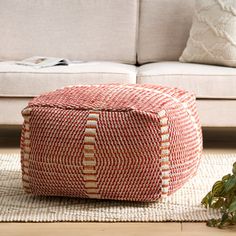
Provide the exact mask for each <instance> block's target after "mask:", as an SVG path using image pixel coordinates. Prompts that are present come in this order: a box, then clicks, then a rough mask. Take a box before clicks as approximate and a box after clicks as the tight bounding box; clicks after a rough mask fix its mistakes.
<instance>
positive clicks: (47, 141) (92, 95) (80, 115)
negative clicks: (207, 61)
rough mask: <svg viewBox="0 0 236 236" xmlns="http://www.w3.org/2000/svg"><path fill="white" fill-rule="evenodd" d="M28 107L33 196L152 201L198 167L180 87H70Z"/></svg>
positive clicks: (192, 119) (198, 141)
mask: <svg viewBox="0 0 236 236" xmlns="http://www.w3.org/2000/svg"><path fill="white" fill-rule="evenodd" d="M28 109H30V110H31V112H30V117H28V118H27V117H26V119H25V123H24V127H25V126H28V125H29V128H30V131H29V132H30V140H28V142H30V153H29V157H28V159H29V171H28V172H29V186H30V189H29V190H30V192H31V193H32V194H36V195H60V196H73V197H76V196H77V197H81V198H101V199H118V200H131V201H156V200H157V199H159V198H161V197H165V196H169V195H171V194H172V193H174V192H175V191H176V190H178V189H179V188H181V187H182V186H183V185H184V184H185V183H186V182H187V181H188V180H189V178H191V177H192V176H193V175H195V174H196V171H197V167H198V165H199V163H200V159H201V151H202V134H201V126H200V121H199V117H198V113H197V108H196V101H195V96H194V95H193V94H191V93H189V92H186V91H183V90H180V89H176V88H167V87H162V86H157V85H88V86H73V87H68V88H64V89H60V90H56V91H54V92H51V93H48V94H45V95H41V96H39V97H37V98H35V99H34V100H32V101H31V102H30V103H29V105H28V107H27V108H26V109H25V110H24V111H23V114H24V113H27V110H28ZM27 119H28V121H27ZM27 122H29V124H28V123H27ZM27 132H28V131H27V130H26V129H24V128H23V132H22V153H24V152H25V151H26V152H27V146H26V145H25V141H24V137H25V136H27V135H28V133H27ZM22 160H24V155H23V154H22ZM23 173H24V172H23Z"/></svg>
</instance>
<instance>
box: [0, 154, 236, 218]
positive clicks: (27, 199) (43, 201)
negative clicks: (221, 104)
mask: <svg viewBox="0 0 236 236" xmlns="http://www.w3.org/2000/svg"><path fill="white" fill-rule="evenodd" d="M234 161H236V154H230V155H226V154H225V155H213V154H211V155H203V158H202V162H201V164H200V168H199V171H198V174H197V175H196V176H195V177H194V178H193V179H191V180H190V181H189V182H188V183H187V184H185V185H184V187H183V188H182V189H180V190H178V191H177V192H176V193H174V194H173V195H172V196H170V197H168V198H166V199H164V200H162V201H161V202H156V203H140V202H139V203H138V202H122V201H107V200H106V201H105V200H89V199H76V198H65V197H63V198H62V197H34V196H30V195H27V194H25V193H24V191H23V189H22V183H21V171H20V156H19V155H17V154H11V155H0V221H2V222H3V221H5V222H7V221H31V222H53V221H100V222H115V221H117V222H119V221H120V222H121V221H123V222H129V221H134V222H158V221H206V220H207V219H209V218H212V217H219V216H220V213H219V212H218V211H212V210H211V211H209V210H206V209H205V208H203V207H202V206H201V204H200V202H201V199H202V198H203V197H204V195H205V194H206V193H207V192H208V191H209V190H210V189H211V186H212V184H214V182H215V181H216V180H218V179H219V178H221V177H222V176H223V175H224V174H227V173H230V172H231V169H232V164H233V162H234Z"/></svg>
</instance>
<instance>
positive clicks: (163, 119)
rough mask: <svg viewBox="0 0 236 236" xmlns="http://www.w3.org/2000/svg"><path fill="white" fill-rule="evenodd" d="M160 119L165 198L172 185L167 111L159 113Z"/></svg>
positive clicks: (162, 191)
mask: <svg viewBox="0 0 236 236" xmlns="http://www.w3.org/2000/svg"><path fill="white" fill-rule="evenodd" d="M158 116H159V118H160V135H161V145H160V157H161V180H162V185H161V194H162V196H163V197H165V196H166V195H167V194H168V192H169V183H170V160H169V155H170V134H169V126H168V117H167V116H166V111H165V110H162V111H160V112H158Z"/></svg>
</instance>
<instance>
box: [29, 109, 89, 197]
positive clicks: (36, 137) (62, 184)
mask: <svg viewBox="0 0 236 236" xmlns="http://www.w3.org/2000/svg"><path fill="white" fill-rule="evenodd" d="M31 109H32V112H31V118H30V128H31V137H30V144H31V151H30V158H29V176H30V184H31V192H32V193H33V194H36V195H56V196H57V195H58V196H80V197H86V193H85V189H84V184H83V183H84V182H83V175H82V172H81V170H82V158H83V140H84V130H85V125H86V119H87V116H88V112H87V111H74V110H64V109H57V108H50V107H49V108H48V107H33V108H31Z"/></svg>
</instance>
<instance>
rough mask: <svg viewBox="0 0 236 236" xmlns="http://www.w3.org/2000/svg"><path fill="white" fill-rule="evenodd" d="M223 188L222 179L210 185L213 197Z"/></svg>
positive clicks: (217, 195) (218, 194)
mask: <svg viewBox="0 0 236 236" xmlns="http://www.w3.org/2000/svg"><path fill="white" fill-rule="evenodd" d="M223 190H224V182H223V181H217V182H216V183H215V184H214V185H213V187H212V190H211V191H212V194H213V196H214V197H219V196H220V194H221V193H222V192H223Z"/></svg>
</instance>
